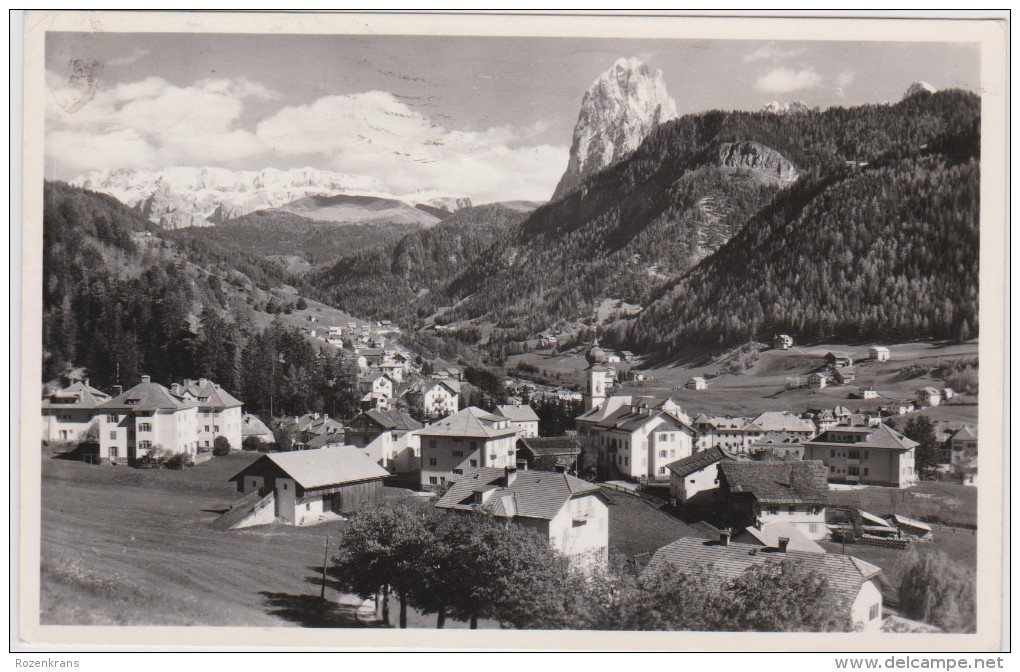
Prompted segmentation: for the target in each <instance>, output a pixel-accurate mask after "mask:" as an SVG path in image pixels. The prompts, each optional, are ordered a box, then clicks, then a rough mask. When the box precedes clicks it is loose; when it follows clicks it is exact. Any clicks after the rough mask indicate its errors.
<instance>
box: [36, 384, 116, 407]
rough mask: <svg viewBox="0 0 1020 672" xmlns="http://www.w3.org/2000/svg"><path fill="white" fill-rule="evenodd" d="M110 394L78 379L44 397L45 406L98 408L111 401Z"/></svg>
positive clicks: (43, 405)
mask: <svg viewBox="0 0 1020 672" xmlns="http://www.w3.org/2000/svg"><path fill="white" fill-rule="evenodd" d="M109 399H110V395H108V394H107V393H106V392H103V391H101V390H97V389H96V388H94V387H92V386H91V385H89V384H88V383H86V382H83V381H80V380H76V381H74V382H72V383H71V384H70V385H68V386H67V387H65V388H63V389H60V390H55V391H53V392H51V393H50V395H49V396H48V397H47V398H46V399H43V402H42V407H43V408H96V407H97V406H99V405H100V404H103V403H105V402H107V401H109Z"/></svg>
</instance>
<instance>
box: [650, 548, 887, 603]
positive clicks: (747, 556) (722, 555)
mask: <svg viewBox="0 0 1020 672" xmlns="http://www.w3.org/2000/svg"><path fill="white" fill-rule="evenodd" d="M784 560H786V561H790V562H795V563H797V564H798V565H800V566H802V567H804V568H805V569H807V570H808V571H813V572H817V573H818V574H820V575H822V576H824V577H825V578H826V579H827V580H828V582H829V587H830V589H831V590H832V591H833V592H834V593H835V594H836V595H837V596H838V597H839V598H840V599H841V600H843V601H844V602H845V603H846V605H847V606H849V605H850V604H852V603H853V601H854V600H855V599H856V597H857V593H858V592H859V591H860V589H861V586H862V585H863V584H864V582H865V581H868V580H869V579H873V578H878V577H879V575H880V574H881V573H882V570H881V569H880V568H879V567H876V566H875V565H872V564H871V563H868V562H864V561H863V560H860V559H858V558H855V557H853V556H851V555H836V554H833V553H807V552H805V551H797V550H787V551H786V552H785V553H783V552H781V551H779V550H778V549H771V548H762V547H760V546H758V545H756V544H741V543H737V542H730V543H729V545H726V546H724V545H723V544H722V543H720V542H719V541H716V540H713V541H706V540H704V539H697V538H693V537H685V538H683V539H680V540H679V541H674V542H673V543H672V544H669V545H668V546H664V547H662V548H660V549H659V550H658V551H656V552H655V554H654V555H653V556H652V559H651V561H650V562H649V563H648V566H647V567H646V568H645V570H644V572H645V573H646V574H652V573H655V572H658V571H660V570H661V569H664V568H665V567H667V566H673V567H675V568H676V571H681V572H702V571H710V572H711V573H713V574H714V575H715V576H717V577H718V578H720V579H722V580H730V579H735V578H737V577H739V576H740V575H741V574H743V573H744V571H746V570H747V569H748V568H750V567H753V566H755V565H763V564H765V563H767V562H782V561H784Z"/></svg>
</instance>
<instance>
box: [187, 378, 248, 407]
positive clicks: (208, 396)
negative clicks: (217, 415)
mask: <svg viewBox="0 0 1020 672" xmlns="http://www.w3.org/2000/svg"><path fill="white" fill-rule="evenodd" d="M181 388H182V389H183V390H185V391H187V392H188V393H189V394H190V395H191V396H193V397H195V398H196V399H197V400H198V405H199V406H200V407H201V408H216V409H223V408H236V407H238V406H244V402H242V401H241V400H240V399H238V398H237V397H235V396H234V395H232V394H230V393H229V392H227V391H226V390H224V389H223V388H222V387H220V386H219V385H217V384H216V383H214V382H212V381H211V380H207V379H205V378H199V379H198V380H190V379H185V380H184V382H183V383H181Z"/></svg>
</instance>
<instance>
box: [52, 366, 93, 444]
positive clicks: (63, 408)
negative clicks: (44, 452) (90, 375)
mask: <svg viewBox="0 0 1020 672" xmlns="http://www.w3.org/2000/svg"><path fill="white" fill-rule="evenodd" d="M109 399H110V395H108V394H106V393H105V392H102V391H101V390H97V389H96V388H94V387H92V386H91V385H89V381H88V380H84V381H81V380H76V381H73V382H72V383H71V384H70V385H68V386H67V387H65V388H63V389H59V390H55V391H53V392H51V393H50V394H49V395H48V396H47V397H46V398H45V399H43V402H42V419H43V440H44V441H56V442H61V443H64V442H66V443H77V442H80V441H85V440H87V438H88V436H87V435H88V433H89V429H90V428H92V427H93V426H94V427H95V431H98V423H95V422H94V420H95V416H96V409H97V408H98V407H99V406H100V405H101V404H104V403H105V402H107V401H109ZM95 438H96V439H97V440H98V438H99V437H98V436H96V437H95Z"/></svg>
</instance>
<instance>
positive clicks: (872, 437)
mask: <svg viewBox="0 0 1020 672" xmlns="http://www.w3.org/2000/svg"><path fill="white" fill-rule="evenodd" d="M917 445H918V444H917V442H915V441H911V440H910V439H908V438H907V437H905V436H903V435H902V434H900V433H899V432H897V431H896V430H894V429H892V428H891V427H889V426H888V425H885V424H879V425H878V426H876V427H850V426H845V425H839V426H836V427H833V428H831V429H828V430H826V431H824V432H822V433H821V434H819V435H818V436H816V437H814V438H813V439H811V440H809V441H806V442H805V443H804V459H805V460H821V461H822V462H823V463H824V464H825V467H826V469H827V470H828V479H829V481H830V482H833V483H862V484H869V485H892V486H896V487H900V488H904V487H909V486H912V485H915V484H916V483H917V473H916V472H915V470H914V448H915V447H916V446H917Z"/></svg>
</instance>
